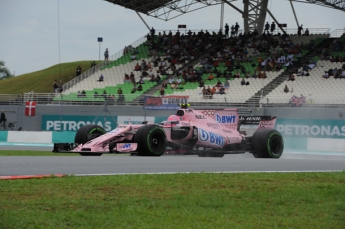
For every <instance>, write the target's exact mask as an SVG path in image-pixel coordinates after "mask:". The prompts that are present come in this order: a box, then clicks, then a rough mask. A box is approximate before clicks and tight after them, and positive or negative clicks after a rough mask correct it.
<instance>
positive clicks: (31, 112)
mask: <svg viewBox="0 0 345 229" xmlns="http://www.w3.org/2000/svg"><path fill="white" fill-rule="evenodd" d="M35 113H36V102H32V101H27V102H26V103H25V116H35Z"/></svg>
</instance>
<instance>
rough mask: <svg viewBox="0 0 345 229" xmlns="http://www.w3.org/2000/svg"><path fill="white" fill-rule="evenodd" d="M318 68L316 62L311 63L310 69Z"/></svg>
mask: <svg viewBox="0 0 345 229" xmlns="http://www.w3.org/2000/svg"><path fill="white" fill-rule="evenodd" d="M315 67H316V62H315V61H310V63H309V65H308V69H313V68H315Z"/></svg>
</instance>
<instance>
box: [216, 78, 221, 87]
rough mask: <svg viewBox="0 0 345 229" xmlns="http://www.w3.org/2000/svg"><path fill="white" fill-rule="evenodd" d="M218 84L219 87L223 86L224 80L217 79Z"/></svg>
mask: <svg viewBox="0 0 345 229" xmlns="http://www.w3.org/2000/svg"><path fill="white" fill-rule="evenodd" d="M216 85H217V87H221V86H223V83H222V82H220V79H218V81H217V83H216Z"/></svg>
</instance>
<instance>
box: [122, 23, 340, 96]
mask: <svg viewBox="0 0 345 229" xmlns="http://www.w3.org/2000/svg"><path fill="white" fill-rule="evenodd" d="M275 29H276V24H275V23H274V22H273V23H272V24H271V25H269V24H268V23H266V25H265V31H264V33H263V34H261V35H260V34H259V33H258V32H257V31H254V32H250V33H245V34H243V33H239V34H238V31H239V25H238V23H236V25H233V26H231V29H230V27H229V25H228V24H226V25H225V33H223V32H222V30H220V31H219V32H214V31H212V32H209V31H207V30H205V31H204V30H201V31H199V32H192V31H190V30H189V31H188V32H186V34H184V33H181V32H180V31H179V30H177V32H176V33H175V34H173V33H172V31H168V32H167V31H163V32H158V34H157V33H156V31H155V29H154V28H152V29H151V30H150V33H149V34H148V35H147V42H146V43H145V45H146V46H147V47H148V50H149V56H150V61H147V60H145V59H141V60H140V59H139V60H138V58H137V56H138V54H139V51H138V49H137V48H133V47H131V46H128V47H125V49H124V54H130V57H131V60H134V66H133V71H132V72H128V73H125V75H124V82H131V83H132V85H133V88H132V93H135V92H136V91H141V90H142V84H144V83H145V79H147V80H149V81H150V82H156V83H157V84H159V85H161V89H160V92H159V93H160V94H161V95H164V94H165V90H166V89H168V88H170V89H174V90H175V89H178V88H182V85H183V84H185V83H188V82H197V83H198V84H199V86H200V87H201V88H202V95H203V96H204V97H205V96H206V97H205V98H211V97H212V95H213V94H215V93H219V94H225V93H226V90H227V89H229V86H230V85H229V80H230V79H232V78H242V81H241V85H247V86H248V85H250V83H249V81H248V80H246V79H249V78H259V79H264V78H267V75H266V72H267V71H279V70H281V69H282V68H284V69H289V68H292V67H293V66H294V65H295V64H296V63H298V62H299V61H300V58H301V56H302V52H301V51H302V50H303V49H309V50H312V49H313V48H314V46H315V44H314V42H313V41H311V42H310V43H308V44H303V43H302V44H294V43H293V42H292V39H290V36H289V35H287V34H282V35H281V34H277V35H273V32H274V31H275ZM303 31H304V30H303V28H302V26H300V28H299V29H298V35H302V32H303ZM229 32H230V35H229ZM270 32H271V33H270ZM304 32H305V33H304V35H309V31H308V29H306V30H305V31H304ZM340 46H341V45H340V44H338V43H334V44H333V49H339V47H340ZM209 47H211V48H209ZM208 48H209V49H208ZM325 55H327V50H326V51H325ZM193 60H195V61H196V62H197V63H198V64H197V65H189V66H185V64H186V63H189V62H190V61H193ZM342 60H343V58H342V57H338V56H335V57H332V59H331V61H342ZM181 66H182V67H183V68H182V67H181ZM248 66H250V67H248ZM315 66H316V62H310V63H306V64H304V65H303V67H302V68H301V71H300V72H298V73H297V75H298V76H308V75H309V73H308V72H309V71H310V69H312V68H313V67H315ZM334 70H335V71H334ZM336 70H337V69H333V71H332V74H333V75H339V76H341V75H342V74H343V73H344V72H343V71H338V72H337V71H336ZM133 72H140V76H139V79H137V78H136V77H135V75H134V74H133ZM344 74H345V73H344ZM166 75H168V78H167V80H162V79H163V78H164V77H165V76H166ZM206 75H207V78H205V76H206ZM328 75H330V72H328ZM163 76H164V77H163ZM294 77H295V76H290V77H289V78H288V80H291V81H293V80H295V78H294ZM214 79H217V83H216V85H210V86H208V85H205V82H207V83H206V84H209V83H208V82H214V81H213V80H214ZM210 95H211V96H210Z"/></svg>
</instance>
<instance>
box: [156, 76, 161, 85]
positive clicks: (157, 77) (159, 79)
mask: <svg viewBox="0 0 345 229" xmlns="http://www.w3.org/2000/svg"><path fill="white" fill-rule="evenodd" d="M155 81H156V82H157V83H159V82H160V81H161V77H160V76H159V75H158V74H157V76H156V78H155Z"/></svg>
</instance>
